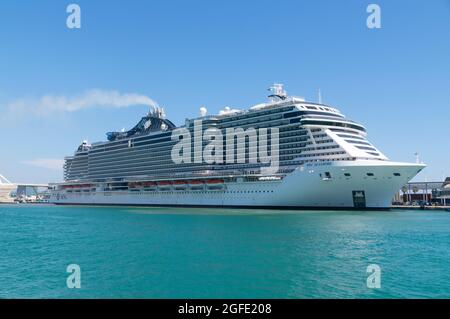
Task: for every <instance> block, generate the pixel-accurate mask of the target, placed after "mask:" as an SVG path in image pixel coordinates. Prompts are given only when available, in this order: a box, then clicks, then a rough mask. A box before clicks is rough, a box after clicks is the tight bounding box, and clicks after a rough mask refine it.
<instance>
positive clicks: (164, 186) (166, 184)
mask: <svg viewBox="0 0 450 319" xmlns="http://www.w3.org/2000/svg"><path fill="white" fill-rule="evenodd" d="M171 188H172V182H171V181H159V182H158V189H159V190H162V191H167V190H170V189H171Z"/></svg>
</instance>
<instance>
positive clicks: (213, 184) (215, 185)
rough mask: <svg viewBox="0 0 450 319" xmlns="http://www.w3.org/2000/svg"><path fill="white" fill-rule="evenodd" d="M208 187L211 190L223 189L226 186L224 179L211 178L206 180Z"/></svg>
mask: <svg viewBox="0 0 450 319" xmlns="http://www.w3.org/2000/svg"><path fill="white" fill-rule="evenodd" d="M206 187H207V188H208V189H211V190H222V189H224V188H225V182H224V180H223V179H209V180H207V181H206Z"/></svg>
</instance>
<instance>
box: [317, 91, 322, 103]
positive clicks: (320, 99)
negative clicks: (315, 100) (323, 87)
mask: <svg viewBox="0 0 450 319" xmlns="http://www.w3.org/2000/svg"><path fill="white" fill-rule="evenodd" d="M318 94H319V104H322V92H321V91H320V89H319V92H318Z"/></svg>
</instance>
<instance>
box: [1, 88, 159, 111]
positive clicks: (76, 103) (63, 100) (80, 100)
mask: <svg viewBox="0 0 450 319" xmlns="http://www.w3.org/2000/svg"><path fill="white" fill-rule="evenodd" d="M135 105H147V106H149V107H155V106H156V107H157V106H158V104H157V103H156V102H155V101H153V100H152V99H151V98H149V97H148V96H145V95H141V94H136V93H120V92H118V91H105V90H97V89H96V90H89V91H86V92H84V93H83V94H80V95H76V96H71V97H67V96H63V95H44V96H42V97H40V98H37V99H19V100H15V101H13V102H11V103H9V104H8V112H9V113H11V114H14V115H19V114H22V113H27V114H30V113H34V114H37V115H48V114H51V113H54V112H75V111H79V110H83V109H88V108H92V107H99V106H100V107H115V108H124V107H130V106H135Z"/></svg>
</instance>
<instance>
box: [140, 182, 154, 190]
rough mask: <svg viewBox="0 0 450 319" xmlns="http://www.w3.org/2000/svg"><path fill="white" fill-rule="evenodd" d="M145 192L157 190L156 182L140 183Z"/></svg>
mask: <svg viewBox="0 0 450 319" xmlns="http://www.w3.org/2000/svg"><path fill="white" fill-rule="evenodd" d="M140 184H141V185H142V187H143V188H144V190H146V191H153V190H155V189H156V183H155V182H142V183H140Z"/></svg>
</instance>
